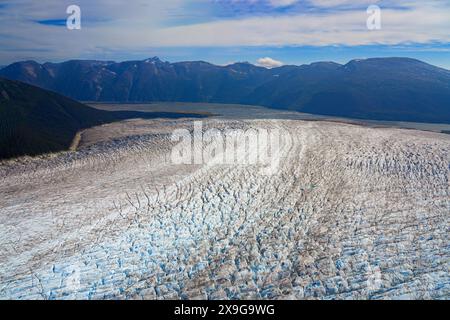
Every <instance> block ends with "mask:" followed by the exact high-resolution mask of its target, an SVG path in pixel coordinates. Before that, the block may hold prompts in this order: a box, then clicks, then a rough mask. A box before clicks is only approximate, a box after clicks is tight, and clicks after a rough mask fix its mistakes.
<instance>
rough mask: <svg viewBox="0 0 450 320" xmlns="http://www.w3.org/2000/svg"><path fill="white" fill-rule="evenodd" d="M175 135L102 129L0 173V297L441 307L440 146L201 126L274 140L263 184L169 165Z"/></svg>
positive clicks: (300, 125) (338, 127) (239, 171)
mask: <svg viewBox="0 0 450 320" xmlns="http://www.w3.org/2000/svg"><path fill="white" fill-rule="evenodd" d="M191 126H192V124H191V123H190V122H187V121H182V120H178V121H154V120H145V121H144V120H139V121H137V122H135V121H127V122H124V123H118V124H111V125H107V126H103V127H100V128H95V129H90V130H88V131H86V132H85V140H84V141H87V140H89V141H91V143H89V144H84V147H83V144H82V147H81V149H80V150H79V151H78V152H77V153H66V154H62V155H59V156H53V157H44V158H40V159H33V160H26V159H24V160H22V161H21V162H20V163H19V162H7V163H3V164H2V165H1V166H0V176H1V179H2V184H1V185H0V193H1V194H2V197H1V199H0V211H1V215H0V228H1V230H0V243H1V246H0V261H1V267H0V269H1V270H2V275H1V279H0V284H1V286H0V298H3V299H9V298H19V299H65V298H76V299H112V298H114V299H116V298H121V299H122V298H123V299H206V298H208V299H286V298H295V299H348V298H352V299H391V298H401V299H413V298H416V299H448V298H450V295H449V292H450V287H449V283H450V281H449V280H450V276H449V271H448V270H449V267H450V246H449V236H448V235H449V216H450V190H449V178H450V167H449V163H450V136H448V135H444V134H435V133H426V132H420V131H413V130H400V129H388V128H386V129H380V128H378V129H375V128H365V127H360V126H353V125H346V124H338V123H327V122H303V121H245V122H237V121H226V122H224V121H218V120H212V119H211V120H207V121H205V122H204V126H205V128H210V127H214V128H217V129H218V130H219V131H218V132H220V130H224V129H225V128H230V127H232V128H242V129H245V128H277V129H280V130H283V132H284V133H285V134H284V135H283V143H282V148H281V149H280V153H279V156H280V166H279V167H278V169H277V170H276V171H275V172H273V174H271V175H266V174H261V170H260V169H261V168H259V167H258V166H251V165H244V166H230V165H192V166H191V165H172V164H171V163H170V161H168V159H169V158H170V157H169V156H168V155H169V153H170V150H171V148H172V147H173V142H171V140H170V132H171V131H172V130H173V129H175V128H190V127H191ZM107 133H112V134H111V136H113V137H114V138H113V139H110V140H108V139H106V140H103V141H100V140H101V139H100V140H98V139H97V140H95V139H94V140H95V141H94V140H93V139H92V137H93V136H95V137H101V136H105V135H106V134H107ZM82 141H83V140H82ZM82 143H83V142H82ZM250 150H253V149H252V148H250Z"/></svg>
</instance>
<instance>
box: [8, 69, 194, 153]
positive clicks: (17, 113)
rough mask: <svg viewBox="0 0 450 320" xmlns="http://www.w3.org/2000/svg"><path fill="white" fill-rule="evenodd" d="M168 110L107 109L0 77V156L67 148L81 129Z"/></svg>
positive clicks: (155, 115)
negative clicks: (122, 110)
mask: <svg viewBox="0 0 450 320" xmlns="http://www.w3.org/2000/svg"><path fill="white" fill-rule="evenodd" d="M180 116H183V117H185V116H195V115H177V114H171V113H141V112H108V111H102V110H97V109H94V108H90V107H87V106H85V105H83V104H81V103H79V102H76V101H74V100H71V99H69V98H65V97H63V96H60V95H59V94H57V93H54V92H49V91H46V90H43V89H40V88H37V87H34V86H31V85H28V84H24V83H21V82H17V81H11V80H6V79H2V78H0V159H8V158H13V157H17V156H21V155H37V154H41V153H47V152H55V151H61V150H66V149H67V148H69V146H70V144H71V142H72V140H73V138H74V136H75V134H76V133H77V131H79V130H80V129H84V128H88V127H91V126H95V125H99V124H102V123H108V122H114V121H119V120H124V119H129V118H155V117H172V118H173V117H180Z"/></svg>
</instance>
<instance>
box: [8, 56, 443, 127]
mask: <svg viewBox="0 0 450 320" xmlns="http://www.w3.org/2000/svg"><path fill="white" fill-rule="evenodd" d="M0 76H3V77H5V78H8V79H12V80H19V81H23V82H26V83H29V84H32V85H35V86H39V87H41V88H44V89H47V90H52V91H55V92H58V93H60V94H63V95H65V96H68V97H70V98H73V99H76V100H79V101H94V102H154V101H166V102H174V101H177V102H206V103H208V102H209V103H235V104H249V105H261V106H265V107H271V108H277V109H288V110H295V111H301V112H307V113H313V114H320V115H330V116H343V117H353V118H361V119H374V120H395V121H414V122H443V123H450V71H449V70H446V69H443V68H439V67H435V66H433V65H430V64H427V63H425V62H422V61H420V60H417V59H412V58H402V57H392V58H369V59H354V60H351V61H349V62H348V63H346V64H338V63H335V62H330V61H321V62H315V63H311V64H304V65H300V66H295V65H286V66H281V67H277V68H272V69H267V68H264V67H261V66H255V65H253V64H250V63H246V62H238V63H233V64H230V65H226V66H217V65H214V64H211V63H209V62H205V61H184V62H175V63H170V62H167V61H162V60H160V59H159V58H158V57H152V58H148V59H145V60H134V61H123V62H113V61H97V60H70V61H66V62H61V63H44V64H39V63H37V62H35V61H24V62H17V63H14V64H11V65H10V66H7V67H5V68H4V69H2V70H0Z"/></svg>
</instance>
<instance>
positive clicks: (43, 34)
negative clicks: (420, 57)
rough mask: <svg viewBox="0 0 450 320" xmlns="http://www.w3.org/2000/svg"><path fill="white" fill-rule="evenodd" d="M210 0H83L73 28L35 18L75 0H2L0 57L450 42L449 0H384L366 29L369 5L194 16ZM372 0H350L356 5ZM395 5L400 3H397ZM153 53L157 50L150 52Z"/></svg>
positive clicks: (321, 1) (340, 0)
mask: <svg viewBox="0 0 450 320" xmlns="http://www.w3.org/2000/svg"><path fill="white" fill-rule="evenodd" d="M192 1H195V2H196V3H197V4H199V3H200V4H202V5H201V6H200V9H199V10H205V12H203V11H201V12H200V11H198V10H197V9H198V7H194V9H192V10H193V11H189V9H187V8H188V7H189V6H188V4H189V3H191V2H192ZM209 1H215V0H165V1H160V0H135V1H130V2H124V1H122V0H97V1H88V0H79V1H78V3H79V5H80V7H81V10H82V30H80V31H68V30H67V29H66V28H64V27H55V26H48V25H42V24H38V23H36V22H35V21H36V20H41V19H61V18H64V17H65V10H66V4H67V5H68V4H71V3H72V1H71V0H46V1H41V2H37V1H32V0H6V1H2V0H0V3H2V4H4V3H6V6H5V7H3V8H0V21H1V22H2V28H0V48H2V50H0V62H3V63H4V62H5V61H8V62H10V61H17V60H22V59H44V60H55V59H68V58H77V57H80V56H90V57H98V58H103V57H106V56H108V54H110V53H111V52H113V53H114V52H118V51H121V52H147V51H146V50H148V48H161V47H225V46H230V47H239V46H297V45H298V46H302V45H307V46H328V45H346V46H355V45H370V44H385V45H398V44H408V43H423V44H432V43H436V42H442V43H450V33H449V32H448V30H450V1H432V0H420V1H419V0H404V1H403V0H402V1H397V0H383V1H381V3H380V6H381V9H382V29H381V30H377V31H369V30H367V26H366V20H367V17H368V15H367V13H366V10H365V8H356V7H355V8H353V7H349V8H346V9H345V10H328V9H327V10H316V11H312V12H311V11H308V12H301V11H300V12H297V11H296V12H297V13H295V12H290V13H289V14H285V15H273V16H267V15H264V16H257V17H248V16H246V17H245V18H242V17H241V18H229V17H228V18H226V19H225V18H217V17H216V18H215V19H211V20H209V21H208V22H204V23H200V22H197V23H195V21H198V20H196V19H195V17H199V16H200V17H202V16H206V15H207V14H208V10H206V9H204V8H206V4H207V3H208V2H209ZM230 1H244V0H230ZM247 1H250V2H255V3H256V2H257V1H266V2H267V1H271V3H272V5H273V6H286V5H289V4H291V3H293V2H294V1H293V0H247ZM302 1H304V3H307V2H308V3H313V4H315V5H316V6H321V5H326V3H328V4H329V6H340V5H346V4H349V3H350V0H330V1H325V0H302ZM43 2H45V3H43ZM367 2H368V0H357V1H352V3H355V4H357V5H361V4H366V3H367ZM373 2H374V3H375V2H379V1H376V0H373ZM371 3H372V1H371ZM385 3H389V4H391V5H390V6H386V5H385ZM382 4H383V5H382ZM393 4H396V5H397V6H392V5H393ZM398 6H402V9H396V7H398ZM363 7H364V6H363ZM405 8H408V9H407V10H406V9H405ZM192 17H194V18H192ZM200 21H204V19H201V20H200ZM169 22H170V23H169ZM173 22H175V23H173ZM148 55H149V56H151V55H152V54H151V52H150V51H149V54H148Z"/></svg>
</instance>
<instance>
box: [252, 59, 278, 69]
mask: <svg viewBox="0 0 450 320" xmlns="http://www.w3.org/2000/svg"><path fill="white" fill-rule="evenodd" d="M257 65H258V66H260V67H264V68H268V69H271V68H277V67H281V66H282V65H283V62H281V61H278V60H274V59H272V58H269V57H265V58H261V59H258V60H257Z"/></svg>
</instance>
